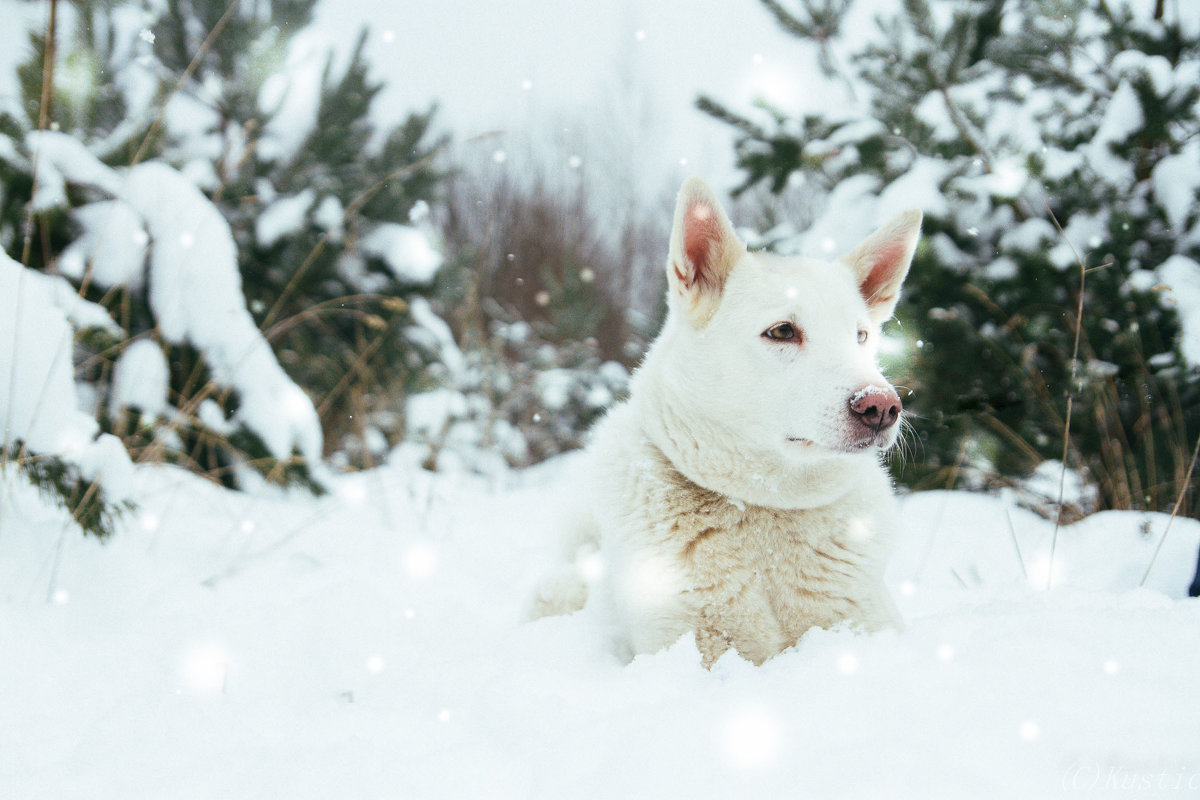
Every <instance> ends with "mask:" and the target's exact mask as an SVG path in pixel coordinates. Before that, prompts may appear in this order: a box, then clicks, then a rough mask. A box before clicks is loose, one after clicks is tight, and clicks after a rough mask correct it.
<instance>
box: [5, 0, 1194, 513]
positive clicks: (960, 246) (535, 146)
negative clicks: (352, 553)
mask: <svg viewBox="0 0 1200 800" xmlns="http://www.w3.org/2000/svg"><path fill="white" fill-rule="evenodd" d="M0 9H2V10H3V12H4V14H5V19H6V20H10V23H9V24H7V25H6V27H5V29H4V30H3V32H0V39H2V40H3V48H0V50H2V54H0V182H2V186H3V188H2V196H0V246H2V247H3V249H4V251H5V252H6V253H7V254H8V255H9V256H10V257H11V258H12V259H13V260H14V261H17V262H20V264H21V265H23V267H24V268H26V269H30V270H35V271H37V272H40V273H44V274H48V275H51V276H54V277H55V278H61V279H62V280H64V281H66V282H67V283H68V284H69V285H70V286H71V287H72V289H73V291H74V292H75V293H76V294H77V295H78V296H79V297H80V298H82V299H83V300H85V301H87V302H89V303H92V304H96V305H98V306H100V307H101V308H102V309H104V311H105V313H106V314H107V315H108V317H109V319H110V320H111V322H112V323H115V324H113V325H102V326H97V325H87V324H77V325H76V330H75V340H74V357H73V365H74V378H75V382H76V386H77V390H78V394H79V398H80V405H81V407H82V408H84V409H85V410H86V411H87V412H88V413H89V414H91V415H92V416H94V417H95V419H96V420H97V421H98V424H99V429H100V430H101V431H103V432H105V433H110V434H112V435H114V436H116V437H118V438H119V439H120V440H121V441H122V442H123V443H124V445H125V447H126V448H127V450H128V452H129V453H130V454H131V457H132V458H133V459H134V460H135V461H138V460H141V461H147V460H150V461H166V462H170V463H175V464H179V465H182V466H184V467H186V468H188V469H191V470H194V471H197V472H200V473H203V474H206V475H208V476H210V477H212V478H213V479H214V480H217V481H220V482H222V483H224V484H226V485H228V486H231V487H241V488H244V487H247V486H251V485H255V484H257V483H260V482H262V481H264V480H265V481H267V482H270V483H282V484H290V483H303V484H306V485H309V486H311V487H312V488H314V490H317V491H319V490H320V483H321V482H320V480H319V477H318V476H315V475H314V471H313V469H312V467H313V461H314V454H313V453H312V452H307V453H306V452H305V451H304V448H302V447H299V446H296V447H294V448H290V449H289V448H288V447H287V446H286V445H285V447H284V448H283V450H284V451H283V452H281V449H280V447H278V446H272V445H271V443H270V442H269V441H265V439H269V438H270V437H269V436H267V435H266V432H265V429H264V428H262V427H261V426H260V427H257V428H256V426H255V425H254V424H253V420H254V419H255V418H256V417H255V415H254V414H252V413H251V412H252V409H250V408H249V406H250V404H251V403H252V402H255V401H254V399H253V398H252V397H251V395H252V394H253V393H252V392H249V391H247V388H246V386H245V385H244V384H239V383H238V382H237V381H236V380H231V379H227V377H226V376H223V373H222V370H221V369H220V368H219V367H218V368H216V369H214V364H219V363H221V362H220V361H219V357H218V355H217V354H215V353H214V352H213V351H212V349H211V345H209V344H206V343H205V341H204V340H203V339H202V338H200V337H197V336H194V335H192V336H187V335H175V334H172V333H171V331H172V330H174V329H176V328H178V327H179V326H178V325H173V324H172V322H173V321H172V319H171V318H169V316H168V312H167V311H166V310H165V306H164V305H163V303H162V302H161V301H156V300H155V294H154V293H155V291H156V288H155V287H156V286H160V287H161V286H163V285H165V281H166V277H165V276H166V275H167V274H168V273H167V272H165V270H169V269H170V266H169V265H168V263H167V262H168V260H169V259H167V257H166V256H164V255H163V253H164V252H165V247H164V246H163V244H162V243H161V241H158V240H157V239H156V234H155V229H154V228H153V226H150V225H149V223H147V226H146V227H145V228H143V227H140V226H138V225H135V226H134V228H135V229H136V230H135V231H134V232H135V234H136V237H135V238H136V247H130V246H121V247H115V246H112V245H113V243H112V241H111V239H112V238H113V236H114V235H113V234H111V233H109V234H108V238H109V241H106V240H105V234H104V231H106V230H109V231H111V230H113V225H112V219H113V217H112V216H111V214H113V213H115V212H114V211H113V208H114V207H113V206H112V205H111V204H113V203H117V204H120V203H122V202H127V204H130V205H131V206H136V205H137V204H136V202H134V200H131V199H129V198H121V197H116V199H114V190H113V189H111V187H106V186H105V185H104V181H101V180H99V179H97V178H96V177H95V175H96V174H97V168H95V167H94V165H93V168H91V171H90V172H89V171H88V170H87V169H84V167H83V166H81V164H82V163H83V161H84V160H85V159H84V156H86V157H87V158H92V159H95V160H96V161H98V162H99V163H100V164H102V165H103V167H104V169H111V170H115V171H116V173H115V174H123V173H122V171H123V170H128V169H129V168H130V167H132V166H133V165H135V164H146V163H160V164H162V165H164V166H165V167H169V168H170V170H172V171H174V172H175V173H178V175H180V176H183V177H184V178H186V180H187V181H188V182H189V183H190V185H192V186H194V187H196V189H198V190H199V191H200V192H201V193H202V194H203V197H204V199H205V202H206V203H207V204H208V205H210V206H211V207H212V208H214V209H215V210H216V211H218V212H219V214H220V217H221V218H222V219H223V220H224V221H225V223H226V224H227V225H228V229H229V232H230V235H231V236H232V241H233V243H234V245H235V248H236V273H237V275H238V276H239V279H240V289H241V292H242V295H243V296H244V301H245V309H246V311H248V313H249V314H250V315H251V316H252V318H253V321H254V324H255V325H256V327H257V328H258V330H259V331H260V332H261V334H262V336H263V337H264V338H265V340H266V341H267V342H268V343H269V345H270V348H271V350H272V352H273V353H274V356H275V358H276V359H277V360H278V362H279V364H280V365H281V366H282V368H283V370H284V371H285V372H286V375H287V377H288V378H289V379H290V380H291V381H293V382H294V383H295V384H296V385H298V386H299V387H300V388H301V389H302V390H303V392H304V394H305V395H306V396H307V398H308V399H309V400H310V401H311V403H312V406H313V409H314V410H315V412H316V416H317V418H318V419H319V426H320V428H319V435H320V439H321V445H320V451H321V461H322V462H323V463H324V464H326V465H331V466H332V467H333V468H335V469H343V470H355V469H365V468H370V467H372V466H375V465H377V464H379V463H381V462H382V461H383V460H385V459H403V460H407V461H411V462H412V463H414V464H419V465H421V466H422V467H424V468H426V469H430V470H438V471H450V470H468V471H472V472H481V473H485V474H494V475H500V474H503V473H504V472H505V471H507V470H509V469H512V468H519V467H526V466H529V465H532V464H535V463H538V462H540V461H543V460H545V459H547V458H549V457H551V456H554V455H556V454H558V453H562V452H565V451H568V450H571V449H574V448H577V447H579V446H581V444H582V443H583V441H584V437H585V433H586V430H587V428H588V426H589V425H590V424H591V423H592V422H594V420H595V419H596V417H597V416H598V415H599V414H601V413H602V411H603V409H604V408H605V407H606V406H608V405H609V404H611V403H612V402H614V401H616V400H618V399H620V398H621V397H622V396H623V393H624V391H625V386H626V382H627V379H628V375H629V373H630V370H632V369H633V368H634V367H635V366H636V365H637V363H638V361H639V359H640V357H641V355H642V354H643V353H644V351H645V349H646V347H647V346H648V343H649V342H650V341H651V340H652V339H653V337H654V335H655V333H656V331H657V329H658V326H659V325H660V323H661V321H662V315H663V312H664V308H663V305H662V299H661V298H662V292H663V288H664V286H665V281H664V279H663V274H664V273H663V263H664V259H665V255H666V244H667V237H668V234H669V228H670V222H671V214H672V208H673V203H674V193H675V191H676V189H677V187H678V186H679V184H680V182H681V181H682V179H683V178H684V177H686V176H687V175H691V174H696V175H700V176H702V177H704V178H705V179H706V180H708V181H709V182H710V183H712V184H713V185H714V186H715V187H716V188H718V190H719V191H720V192H721V193H722V195H723V197H725V198H726V200H727V203H728V209H729V211H730V214H731V216H732V217H733V219H734V222H735V224H736V225H738V226H739V228H740V230H741V231H742V233H743V235H744V236H745V238H746V240H747V241H748V242H749V243H750V244H751V245H752V246H753V247H761V248H769V249H773V250H777V251H780V252H785V253H805V254H809V255H814V256H823V257H831V256H832V255H836V254H837V253H839V252H843V251H845V250H848V249H849V248H850V247H851V246H853V244H854V243H856V242H857V240H858V239H859V238H860V237H861V236H863V235H865V234H866V233H867V232H868V231H869V230H870V228H872V227H873V226H874V225H875V224H877V223H879V222H881V221H882V220H883V219H884V218H885V217H886V216H888V215H889V214H890V213H891V212H892V211H894V210H896V209H898V208H905V207H912V206H918V207H921V208H923V210H924V211H925V213H926V220H927V222H926V228H925V237H924V240H923V243H922V245H921V248H920V250H919V251H918V254H917V258H916V262H915V265H914V268H913V271H912V273H911V276H910V279H909V283H908V287H907V294H906V296H905V300H904V302H903V303H902V305H901V308H900V309H899V311H898V313H897V319H896V320H895V321H893V322H892V323H889V326H888V328H887V331H886V332H887V334H888V337H889V338H888V346H887V348H886V352H885V353H884V357H885V361H886V363H885V367H886V372H887V374H888V375H889V377H891V379H892V380H893V381H895V382H896V383H897V385H899V386H901V387H903V388H904V390H905V391H904V394H906V395H907V396H906V397H905V405H906V408H907V409H908V410H909V411H910V420H909V421H910V423H911V425H910V430H909V431H908V432H907V434H906V437H905V443H904V446H903V447H902V448H901V449H900V451H899V452H897V454H895V456H894V457H893V458H892V461H891V466H892V470H893V473H894V475H895V476H896V478H897V480H898V481H899V482H900V484H901V485H902V486H905V487H909V488H914V489H923V488H953V487H966V488H977V489H1003V490H1005V491H1008V492H1010V493H1012V495H1013V496H1014V497H1015V498H1016V499H1017V500H1018V501H1019V502H1021V503H1023V504H1025V505H1028V506H1030V507H1032V508H1035V509H1038V510H1040V511H1042V512H1043V513H1047V514H1052V513H1055V512H1056V511H1057V509H1058V508H1059V507H1060V506H1065V507H1066V508H1067V509H1068V516H1070V517H1077V516H1080V515H1083V514H1086V513H1089V512H1091V511H1095V510H1100V509H1107V508H1142V509H1154V510H1171V509H1172V508H1177V509H1179V511H1180V513H1184V514H1190V515H1194V514H1195V513H1196V510H1197V493H1196V490H1195V489H1194V488H1193V486H1194V481H1192V480H1191V477H1190V470H1191V468H1192V465H1193V463H1194V460H1195V444H1196V442H1197V436H1198V434H1200V370H1198V367H1200V321H1197V320H1198V318H1200V265H1197V263H1196V261H1197V259H1200V227H1198V215H1197V211H1196V198H1197V190H1198V188H1200V110H1198V109H1200V107H1198V101H1200V10H1198V9H1195V8H1192V7H1191V4H1189V3H1185V2H1182V0H1108V1H1107V2H1105V0H1033V1H1032V2H1020V3H1018V2H1013V1H1012V0H906V1H905V2H902V3H897V2H883V1H882V0H857V1H855V0H737V1H736V2H730V1H729V0H721V1H719V2H718V1H717V0H694V1H693V2H683V0H669V1H668V2H654V3H650V2H634V0H620V1H619V2H611V3H603V2H601V3H592V4H586V5H583V6H576V5H572V4H563V3H555V2H550V1H549V0H519V1H516V0H515V1H514V2H508V3H503V4H501V3H479V2H468V1H467V0H444V1H443V2H437V3H434V2H423V1H422V0H413V1H412V2H384V1H383V0H342V1H341V2H333V1H332V0H323V1H322V2H318V1H317V0H236V1H233V2H231V0H137V1H135V0H76V1H75V2H67V0H33V1H30V0H4V2H2V3H0ZM47 132H49V133H53V134H61V135H63V136H65V137H69V139H70V140H72V141H73V142H75V143H77V144H78V145H79V146H80V148H81V151H82V155H81V154H76V156H74V157H73V158H67V157H66V156H63V155H61V153H64V152H67V150H69V147H68V146H67V145H65V144H64V143H63V141H62V140H61V139H52V140H48V139H46V138H45V137H44V136H43V134H45V133H47ZM46 141H52V142H55V143H56V144H54V148H53V153H58V154H59V155H56V156H54V157H51V156H50V155H46V154H47V153H51V148H49V146H48V145H45V146H44V142H46ZM43 146H44V147H45V150H44V151H43V149H42V148H43ZM71 152H74V151H71ZM47 159H49V160H47ZM105 174H107V173H105ZM129 174H132V173H129ZM89 176H91V177H89ZM116 194H117V195H119V194H120V192H119V191H117V192H116ZM106 204H107V205H106ZM158 230H162V228H159V229H158ZM161 238H162V237H161V236H159V237H158V239H161ZM125 245H128V242H126V243H125ZM193 300H194V302H195V304H196V308H194V309H193V311H196V312H197V313H205V311H204V307H203V303H204V302H205V294H204V293H203V292H200V293H198V294H197V295H195V297H194V298H193ZM172 313H176V314H179V313H184V312H178V311H177V312H172ZM189 313H191V312H189ZM135 343H136V344H139V346H138V347H136V348H135V347H133V345H134V344H135ZM141 343H149V344H150V345H152V347H149V348H147V347H145V346H142V345H141ZM131 387H133V388H131ZM259 417H261V414H260V415H259ZM4 447H5V461H6V463H7V461H9V460H16V461H17V462H18V464H19V465H22V466H24V467H25V469H26V471H27V472H28V473H29V474H30V476H31V477H32V478H33V479H34V480H35V482H41V483H44V484H46V485H47V486H49V487H51V489H52V490H54V491H57V492H59V493H60V494H62V495H63V496H64V497H68V498H69V497H74V500H73V501H69V503H70V504H71V505H72V507H76V508H78V507H80V505H81V503H80V502H79V501H80V500H81V499H82V497H85V496H86V497H88V498H92V497H93V496H94V494H95V493H94V492H91V491H88V490H87V489H86V488H83V483H81V482H79V480H77V479H76V478H75V477H72V473H71V471H70V469H69V468H64V469H60V470H54V469H47V465H48V464H54V463H56V462H55V460H54V456H55V454H53V453H41V454H39V453H36V452H31V450H30V448H29V446H28V443H26V442H24V441H21V439H20V437H19V436H16V435H14V434H13V433H11V432H10V431H8V430H6V436H5V441H4ZM1064 463H1065V465H1066V466H1065V467H1064ZM68 467H69V465H68ZM76 477H77V476H76ZM1060 501H1062V502H1061V503H1060ZM82 505H84V506H86V505H88V504H86V503H85V504H82ZM85 516H86V515H85Z"/></svg>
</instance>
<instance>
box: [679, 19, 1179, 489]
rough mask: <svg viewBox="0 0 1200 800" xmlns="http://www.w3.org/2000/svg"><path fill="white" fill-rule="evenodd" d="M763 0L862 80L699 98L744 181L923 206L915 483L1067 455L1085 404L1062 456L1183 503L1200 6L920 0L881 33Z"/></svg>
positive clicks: (911, 309)
mask: <svg viewBox="0 0 1200 800" xmlns="http://www.w3.org/2000/svg"><path fill="white" fill-rule="evenodd" d="M762 2H763V5H764V6H766V8H767V9H768V10H769V11H770V12H771V13H772V14H773V15H774V16H775V17H776V19H777V20H778V21H779V22H780V23H781V24H782V26H783V27H784V29H785V30H787V31H788V32H790V33H792V34H794V35H795V36H796V37H797V38H798V39H799V40H800V42H801V44H800V47H801V48H802V49H804V50H806V51H807V52H809V53H814V54H815V58H814V61H815V62H816V63H817V64H818V65H819V66H820V69H821V70H823V72H824V73H825V74H824V78H825V79H826V80H827V81H829V82H831V83H834V84H839V83H840V84H843V85H844V86H846V87H849V88H848V89H847V91H846V96H847V102H846V104H845V106H844V107H842V108H839V109H828V110H826V111H824V112H821V113H809V114H807V115H804V116H802V118H796V117H795V116H793V115H789V114H788V113H787V110H786V109H784V110H781V109H778V108H772V107H770V106H767V105H765V104H763V105H762V106H761V108H760V110H759V111H758V112H754V113H751V114H742V113H738V112H735V111H733V110H731V109H729V108H728V107H726V106H724V105H722V104H721V103H719V102H717V101H716V100H714V99H712V98H708V97H702V98H701V99H700V100H699V102H698V105H699V107H700V108H701V109H702V110H703V111H705V112H706V113H708V114H710V115H711V116H714V117H716V118H718V119H720V120H723V121H725V122H726V123H728V124H730V125H732V126H733V127H734V128H736V130H737V132H738V139H737V144H736V148H737V156H738V163H739V165H740V167H741V168H742V169H743V170H744V172H745V181H744V184H743V185H742V187H741V190H745V189H747V188H749V187H751V186H754V185H757V184H760V183H764V182H765V183H767V184H768V185H769V186H770V187H771V189H772V190H773V191H775V192H781V191H785V190H789V191H790V190H792V189H793V187H795V188H794V190H795V191H802V192H806V193H809V194H812V195H819V196H823V197H825V198H826V204H827V213H826V214H825V215H824V216H822V217H820V218H818V219H817V220H816V221H815V222H814V226H813V227H814V229H828V228H827V227H826V226H828V225H833V224H835V223H836V221H837V220H836V219H835V217H838V215H840V219H841V220H843V221H844V220H848V219H854V218H856V216H861V215H862V214H863V213H869V212H870V210H871V209H872V208H873V207H874V204H875V203H877V202H878V203H880V204H889V203H890V204H894V203H898V202H902V201H905V200H907V201H908V204H909V205H916V204H924V205H925V206H926V208H925V210H926V223H925V231H924V234H925V235H924V243H923V245H922V247H921V248H920V250H919V252H918V255H917V258H916V261H915V263H914V266H913V269H912V271H911V273H910V276H909V279H908V282H907V286H906V293H905V297H904V300H903V303H902V306H901V308H900V309H899V311H898V314H897V317H898V320H899V322H900V330H899V334H898V335H899V336H901V337H906V338H907V339H908V340H909V341H910V342H913V343H914V344H917V345H919V347H917V348H914V349H913V351H912V353H911V355H910V357H909V363H908V365H907V369H908V370H910V375H909V376H908V377H906V378H902V379H901V381H900V382H901V383H904V384H907V385H909V386H911V387H912V388H913V390H914V394H913V396H912V397H910V398H909V399H907V400H906V401H905V402H906V406H907V407H908V408H909V409H910V410H912V411H914V412H915V417H916V422H914V426H915V429H916V432H917V437H918V441H917V442H916V443H914V444H915V446H914V448H913V450H914V455H913V457H912V459H911V460H906V461H905V463H903V464H900V465H898V472H899V477H900V478H901V480H903V481H904V482H906V483H909V484H910V485H914V486H923V487H929V486H948V485H952V484H954V483H955V482H956V481H963V480H965V479H969V478H972V477H974V478H975V479H978V480H994V479H996V477H997V473H998V474H999V475H1000V476H1019V475H1027V474H1029V473H1030V471H1032V470H1033V468H1034V467H1035V466H1037V465H1038V464H1039V463H1042V462H1043V461H1044V460H1047V459H1061V458H1062V457H1063V454H1064V449H1063V448H1064V433H1065V429H1066V413H1067V408H1068V398H1069V401H1070V407H1071V410H1072V411H1071V419H1072V422H1071V426H1070V430H1069V434H1070V435H1069V447H1068V450H1067V459H1068V462H1069V463H1070V464H1071V465H1072V466H1073V467H1075V468H1077V469H1078V470H1079V471H1080V472H1081V473H1082V475H1083V477H1084V478H1085V480H1086V481H1087V482H1088V483H1090V484H1091V485H1093V486H1094V487H1095V488H1096V489H1097V490H1098V492H1099V497H1098V502H1099V505H1100V506H1102V507H1105V508H1129V507H1135V508H1152V509H1163V508H1167V509H1169V508H1170V506H1171V505H1172V504H1173V503H1174V501H1175V499H1176V497H1177V496H1178V495H1179V493H1180V492H1181V491H1183V490H1184V488H1185V476H1186V474H1187V470H1188V465H1189V462H1190V461H1191V458H1192V450H1193V448H1192V443H1193V442H1195V441H1196V438H1197V435H1200V354H1197V353H1196V352H1194V350H1193V351H1191V352H1189V351H1187V348H1186V346H1185V345H1184V338H1183V337H1184V333H1185V329H1183V328H1181V320H1180V317H1179V315H1178V314H1177V313H1176V309H1175V306H1174V303H1175V302H1176V299H1175V296H1174V294H1173V293H1172V292H1171V291H1169V290H1168V288H1167V287H1169V285H1170V284H1172V283H1179V284H1180V285H1182V284H1183V283H1186V282H1187V281H1188V280H1195V279H1196V278H1197V277H1200V265H1198V264H1197V262H1198V261H1200V216H1198V214H1197V211H1196V209H1197V204H1196V199H1197V191H1198V190H1200V140H1198V139H1197V131H1200V104H1198V100H1200V60H1198V59H1200V27H1198V26H1197V25H1196V24H1195V21H1194V19H1192V20H1189V19H1188V18H1187V17H1186V15H1185V14H1183V13H1182V12H1180V11H1179V10H1178V8H1175V9H1174V11H1172V8H1171V7H1170V4H1166V5H1167V6H1168V8H1166V9H1164V4H1162V3H1159V4H1157V6H1155V4H1152V3H1151V4H1137V3H1127V2H1111V0H1026V1H1025V2H1016V1H1015V0H968V1H966V2H944V1H943V0H905V2H904V4H903V10H902V11H900V12H898V13H894V14H892V15H889V16H881V17H879V18H878V19H876V20H875V26H874V30H873V32H868V31H870V26H869V24H868V22H867V21H865V20H864V19H863V18H862V15H861V14H860V15H859V16H858V17H854V18H852V17H851V15H852V14H854V12H855V8H854V3H853V2H852V1H848V0H802V2H798V3H789V4H786V5H785V4H784V3H782V2H779V1H778V0H762ZM847 31H853V36H848V35H847ZM864 32H865V33H864ZM1056 226H1061V227H1062V231H1061V232H1060V231H1059V230H1057V229H1056ZM816 244H817V242H816V241H814V240H812V239H810V240H809V241H808V242H807V244H806V246H807V247H809V248H811V247H813V246H814V245H816ZM785 246H786V245H785ZM1076 253H1078V257H1077V255H1076ZM1080 308H1082V311H1083V313H1082V317H1081V325H1079V326H1078V327H1079V330H1078V331H1076V327H1077V326H1076V319H1077V314H1078V310H1079V309H1080ZM1076 333H1078V349H1077V351H1076ZM1187 333H1188V335H1189V336H1191V337H1200V331H1194V330H1193V331H1187ZM914 340H915V341H914ZM1185 354H1188V355H1190V358H1185V357H1184V356H1185ZM1001 480H1005V479H1001ZM967 482H968V483H969V482H971V481H969V480H968V481H967ZM1188 498H1189V501H1188V503H1187V504H1185V506H1184V508H1185V509H1190V510H1191V511H1192V512H1193V513H1194V511H1195V509H1196V508H1197V498H1200V493H1198V490H1197V489H1196V488H1195V487H1194V486H1193V487H1192V488H1191V489H1190V493H1189V494H1188Z"/></svg>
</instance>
